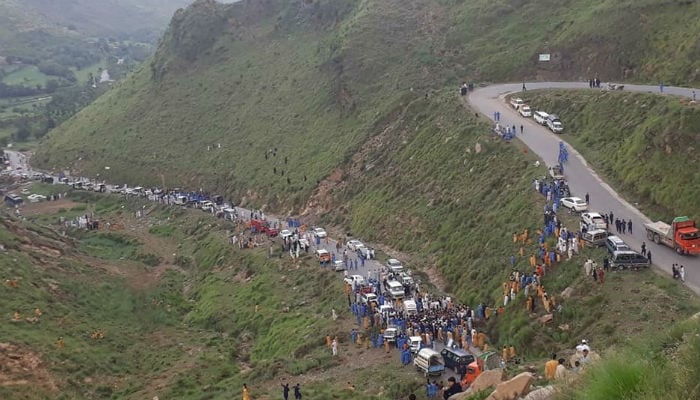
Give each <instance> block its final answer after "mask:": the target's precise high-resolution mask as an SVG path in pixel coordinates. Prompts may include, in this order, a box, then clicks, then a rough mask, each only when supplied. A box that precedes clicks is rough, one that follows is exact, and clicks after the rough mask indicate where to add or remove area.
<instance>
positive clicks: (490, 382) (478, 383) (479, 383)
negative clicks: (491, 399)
mask: <svg viewBox="0 0 700 400" xmlns="http://www.w3.org/2000/svg"><path fill="white" fill-rule="evenodd" d="M505 378H506V375H505V372H504V371H503V370H502V369H500V368H498V369H491V370H488V371H484V372H482V373H481V375H479V376H478V377H476V379H475V380H474V382H473V383H472V384H471V386H470V387H471V389H472V390H473V391H475V392H478V391H481V390H484V389H486V388H490V387H496V385H498V384H499V383H501V382H503V381H504V380H505Z"/></svg>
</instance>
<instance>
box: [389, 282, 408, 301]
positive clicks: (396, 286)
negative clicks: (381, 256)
mask: <svg viewBox="0 0 700 400" xmlns="http://www.w3.org/2000/svg"><path fill="white" fill-rule="evenodd" d="M387 285H389V294H391V297H394V298H403V296H404V294H405V292H404V288H403V285H402V284H401V282H399V281H389V282H388V283H387Z"/></svg>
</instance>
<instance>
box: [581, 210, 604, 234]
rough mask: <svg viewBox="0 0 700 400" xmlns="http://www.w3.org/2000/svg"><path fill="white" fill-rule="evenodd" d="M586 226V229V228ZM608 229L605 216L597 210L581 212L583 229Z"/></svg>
mask: <svg viewBox="0 0 700 400" xmlns="http://www.w3.org/2000/svg"><path fill="white" fill-rule="evenodd" d="M584 228H585V229H584ZM594 229H608V223H607V222H605V218H603V216H602V215H600V214H599V213H597V212H585V213H582V214H581V230H582V231H590V230H594Z"/></svg>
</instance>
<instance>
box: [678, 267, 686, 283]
mask: <svg viewBox="0 0 700 400" xmlns="http://www.w3.org/2000/svg"><path fill="white" fill-rule="evenodd" d="M679 273H680V275H681V282H685V267H684V266H682V265H681V268H680V271H679Z"/></svg>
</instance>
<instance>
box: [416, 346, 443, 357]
mask: <svg viewBox="0 0 700 400" xmlns="http://www.w3.org/2000/svg"><path fill="white" fill-rule="evenodd" d="M418 354H421V355H422V356H423V357H435V356H439V355H440V353H438V352H437V351H435V350H433V349H429V348H427V347H426V348H423V349H420V350H419V351H418Z"/></svg>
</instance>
